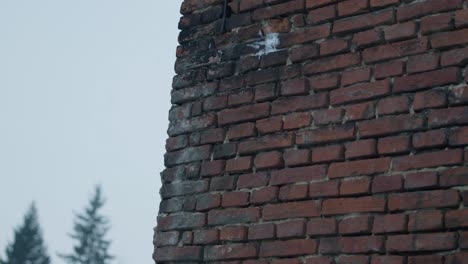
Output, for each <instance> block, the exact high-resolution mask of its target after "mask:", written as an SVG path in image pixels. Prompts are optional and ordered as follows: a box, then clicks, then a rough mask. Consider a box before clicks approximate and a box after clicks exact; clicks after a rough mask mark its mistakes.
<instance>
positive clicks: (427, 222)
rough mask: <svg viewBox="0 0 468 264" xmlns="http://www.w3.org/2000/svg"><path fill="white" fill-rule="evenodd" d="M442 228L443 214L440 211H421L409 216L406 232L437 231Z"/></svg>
mask: <svg viewBox="0 0 468 264" xmlns="http://www.w3.org/2000/svg"><path fill="white" fill-rule="evenodd" d="M442 227H443V214H442V212H441V211H423V212H416V213H412V214H410V215H409V220H408V230H409V231H410V232H412V231H422V230H437V229H441V228H442Z"/></svg>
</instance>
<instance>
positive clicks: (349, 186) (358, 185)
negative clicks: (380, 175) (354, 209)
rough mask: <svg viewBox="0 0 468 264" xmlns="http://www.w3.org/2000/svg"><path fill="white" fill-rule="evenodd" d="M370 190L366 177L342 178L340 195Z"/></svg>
mask: <svg viewBox="0 0 468 264" xmlns="http://www.w3.org/2000/svg"><path fill="white" fill-rule="evenodd" d="M369 191H370V180H369V179H367V178H361V179H351V180H343V181H342V182H341V185H340V195H355V194H367V193H369Z"/></svg>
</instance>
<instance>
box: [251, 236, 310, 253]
mask: <svg viewBox="0 0 468 264" xmlns="http://www.w3.org/2000/svg"><path fill="white" fill-rule="evenodd" d="M316 252H317V242H316V241H315V240H314V239H307V240H300V239H296V240H286V241H273V242H263V243H262V244H261V246H260V257H284V256H300V255H310V254H315V253H316Z"/></svg>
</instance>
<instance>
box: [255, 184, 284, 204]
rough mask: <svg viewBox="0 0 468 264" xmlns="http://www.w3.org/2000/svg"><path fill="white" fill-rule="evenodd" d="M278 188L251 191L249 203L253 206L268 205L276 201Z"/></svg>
mask: <svg viewBox="0 0 468 264" xmlns="http://www.w3.org/2000/svg"><path fill="white" fill-rule="evenodd" d="M277 196H278V187H270V186H268V187H264V188H261V189H256V190H253V191H252V194H251V195H250V202H251V203H254V204H261V203H269V202H274V201H276V198H277Z"/></svg>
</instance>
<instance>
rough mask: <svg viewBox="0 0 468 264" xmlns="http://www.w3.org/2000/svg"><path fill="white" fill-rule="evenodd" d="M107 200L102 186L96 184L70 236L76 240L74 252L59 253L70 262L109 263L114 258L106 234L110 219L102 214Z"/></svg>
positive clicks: (72, 263) (83, 263) (85, 263)
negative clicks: (103, 194)
mask: <svg viewBox="0 0 468 264" xmlns="http://www.w3.org/2000/svg"><path fill="white" fill-rule="evenodd" d="M104 203H105V200H104V198H103V197H102V192H101V187H100V186H96V188H95V193H94V195H93V197H92V198H91V199H90V201H89V204H88V206H87V207H86V208H85V210H84V212H83V213H81V214H77V215H76V220H75V222H74V227H73V233H72V234H71V235H70V237H71V238H72V239H73V240H74V241H75V242H76V243H75V245H74V247H73V252H72V253H70V254H63V255H59V256H60V257H61V258H63V259H64V260H65V262H67V263H70V264H108V263H110V261H111V260H112V259H113V256H111V255H110V254H109V253H108V251H109V247H110V241H109V240H106V238H105V236H106V233H107V231H109V220H108V219H107V218H106V217H104V216H102V215H101V214H100V209H101V208H102V207H103V206H104Z"/></svg>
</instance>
